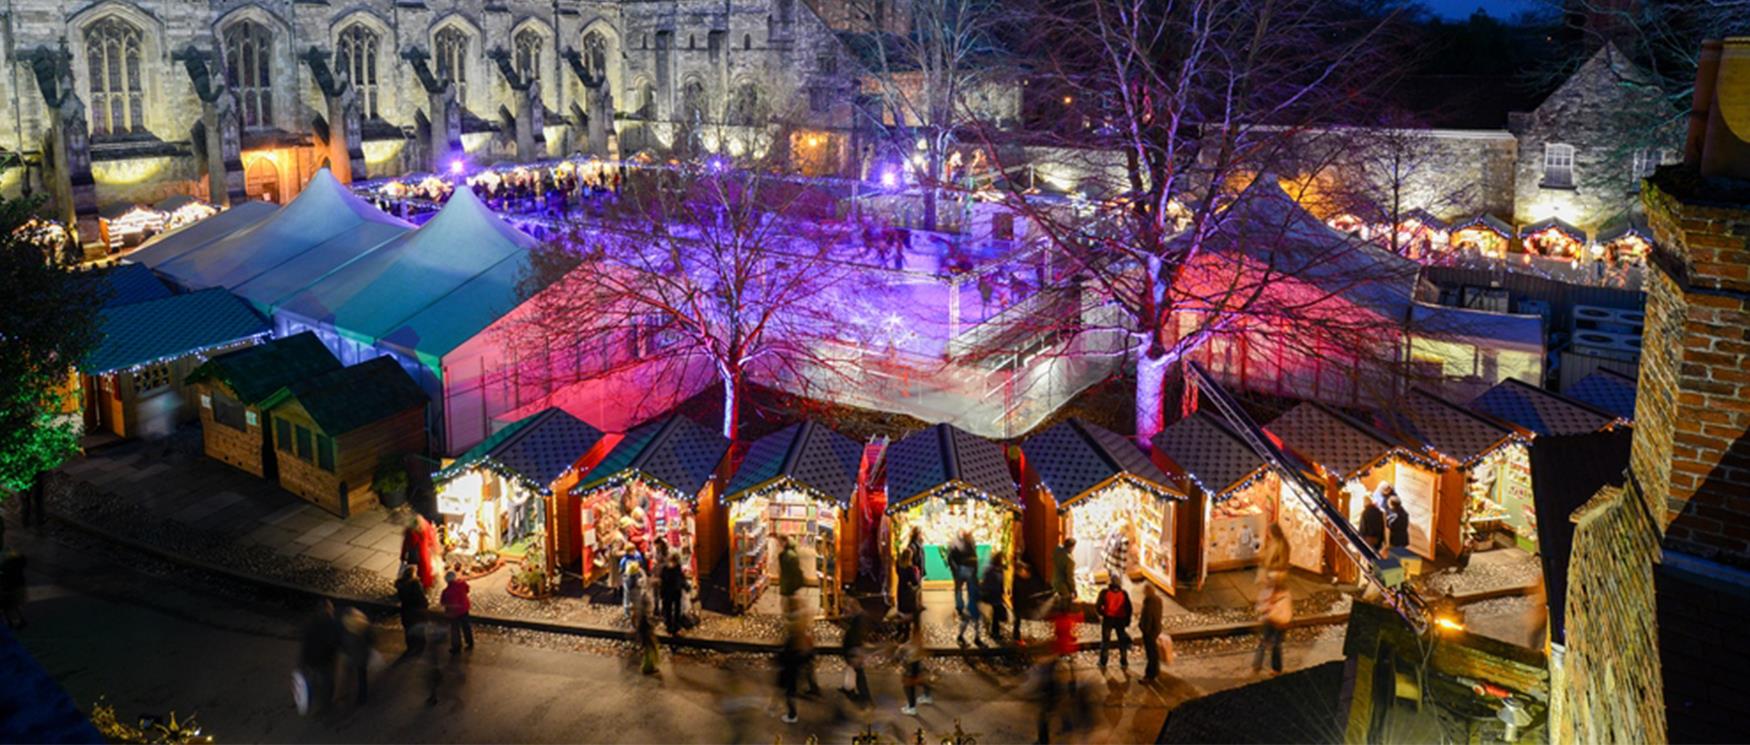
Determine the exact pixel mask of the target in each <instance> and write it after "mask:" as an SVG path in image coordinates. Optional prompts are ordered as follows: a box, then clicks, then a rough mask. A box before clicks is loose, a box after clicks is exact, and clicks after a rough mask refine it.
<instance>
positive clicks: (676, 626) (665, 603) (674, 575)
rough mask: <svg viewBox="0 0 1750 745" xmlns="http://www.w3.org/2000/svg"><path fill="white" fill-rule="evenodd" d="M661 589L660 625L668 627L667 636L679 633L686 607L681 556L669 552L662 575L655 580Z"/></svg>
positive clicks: (685, 582)
mask: <svg viewBox="0 0 1750 745" xmlns="http://www.w3.org/2000/svg"><path fill="white" fill-rule="evenodd" d="M657 587H658V589H659V590H660V591H661V595H660V596H659V600H660V601H661V602H660V603H659V605H660V610H661V613H662V625H663V627H664V628H666V629H668V635H669V636H675V635H677V634H679V633H681V629H682V628H683V627H684V625H683V623H682V611H683V610H684V609H685V608H686V595H687V589H688V588H687V573H686V571H685V570H683V569H681V557H680V555H679V554H674V553H671V554H669V555H668V560H667V561H666V562H665V563H664V564H663V567H662V576H661V577H660V578H659V579H658V581H657Z"/></svg>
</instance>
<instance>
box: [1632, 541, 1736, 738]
mask: <svg viewBox="0 0 1750 745" xmlns="http://www.w3.org/2000/svg"><path fill="white" fill-rule="evenodd" d="M1654 587H1655V588H1656V589H1657V590H1658V593H1659V658H1660V662H1661V663H1662V667H1663V669H1664V672H1665V676H1664V683H1665V711H1666V721H1667V722H1668V724H1669V727H1670V737H1671V741H1672V742H1735V741H1742V740H1743V739H1744V737H1745V735H1744V732H1745V726H1746V725H1745V723H1746V722H1750V679H1746V678H1745V677H1744V667H1743V665H1742V664H1741V663H1742V662H1743V661H1744V660H1746V659H1750V635H1746V634H1745V633H1744V629H1743V625H1744V619H1745V618H1750V573H1747V572H1744V571H1742V570H1732V569H1727V568H1725V567H1721V566H1719V565H1715V564H1711V563H1709V562H1702V561H1696V560H1694V559H1690V558H1688V557H1685V556H1683V555H1681V554H1673V553H1670V552H1667V553H1666V555H1665V562H1664V563H1663V564H1661V565H1660V566H1659V568H1658V570H1657V571H1656V572H1655V573H1654ZM1734 661H1735V662H1734Z"/></svg>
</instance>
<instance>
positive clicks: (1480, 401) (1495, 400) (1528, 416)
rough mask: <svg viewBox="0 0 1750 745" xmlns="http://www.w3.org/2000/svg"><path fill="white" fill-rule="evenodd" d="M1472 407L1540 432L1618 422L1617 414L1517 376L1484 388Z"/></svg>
mask: <svg viewBox="0 0 1750 745" xmlns="http://www.w3.org/2000/svg"><path fill="white" fill-rule="evenodd" d="M1471 407H1472V408H1475V409H1476V410H1478V411H1481V412H1483V413H1485V414H1488V415H1490V416H1494V417H1498V418H1500V419H1505V420H1507V421H1509V422H1512V423H1514V424H1517V425H1519V426H1520V427H1523V428H1525V429H1528V430H1531V431H1532V432H1536V433H1537V434H1540V435H1580V434H1585V433H1587V432H1597V431H1599V430H1602V429H1605V428H1607V427H1609V426H1610V425H1611V424H1613V423H1615V421H1616V417H1614V416H1612V415H1610V414H1609V413H1606V412H1604V411H1603V410H1600V409H1597V408H1594V407H1593V406H1592V405H1590V404H1586V403H1582V402H1580V401H1576V400H1574V399H1572V398H1568V397H1567V396H1564V395H1561V394H1559V393H1556V392H1554V391H1546V390H1544V389H1542V388H1539V387H1537V386H1534V385H1532V384H1530V383H1526V382H1523V381H1520V380H1518V379H1516V378H1508V379H1506V380H1503V381H1501V383H1500V384H1499V385H1496V386H1495V387H1493V388H1490V389H1488V390H1486V391H1483V395H1481V396H1477V398H1476V400H1475V401H1472V402H1471Z"/></svg>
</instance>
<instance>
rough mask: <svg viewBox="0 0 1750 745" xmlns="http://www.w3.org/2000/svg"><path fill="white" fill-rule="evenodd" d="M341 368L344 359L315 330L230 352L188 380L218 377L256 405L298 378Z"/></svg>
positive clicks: (245, 399) (220, 356)
mask: <svg viewBox="0 0 1750 745" xmlns="http://www.w3.org/2000/svg"><path fill="white" fill-rule="evenodd" d="M340 368H341V364H340V360H338V359H336V358H335V357H334V353H333V352H330V351H328V347H326V346H324V345H323V344H322V340H321V339H318V338H316V333H315V332H313V331H305V332H303V333H301V334H294V335H292V336H288V337H285V338H283V339H274V340H273V341H269V342H267V343H265V344H257V345H255V346H253V347H246V348H244V349H239V350H236V351H233V352H226V353H224V354H221V355H219V356H217V357H214V358H212V359H210V360H207V361H206V362H205V363H204V364H202V365H201V366H200V367H197V368H195V369H194V370H193V371H192V372H190V373H189V374H188V380H187V382H190V383H195V382H199V381H203V380H217V381H219V382H222V383H224V384H225V385H227V386H230V388H231V391H232V392H233V393H236V394H237V399H238V400H239V401H242V402H243V403H245V404H248V405H250V406H254V405H256V404H259V403H261V402H262V401H265V400H267V398H268V397H269V396H272V395H273V394H274V393H276V392H278V391H279V389H281V388H284V387H286V386H288V385H291V384H292V383H294V382H297V381H299V380H303V379H305V378H311V377H315V376H318V375H322V374H324V373H329V372H333V371H335V370H339V369H340Z"/></svg>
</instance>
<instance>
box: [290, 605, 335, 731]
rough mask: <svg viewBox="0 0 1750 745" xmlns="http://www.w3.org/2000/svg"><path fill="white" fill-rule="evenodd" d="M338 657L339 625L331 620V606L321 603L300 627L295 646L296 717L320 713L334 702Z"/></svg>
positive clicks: (332, 610)
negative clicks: (298, 680) (299, 695)
mask: <svg viewBox="0 0 1750 745" xmlns="http://www.w3.org/2000/svg"><path fill="white" fill-rule="evenodd" d="M339 656H340V623H339V621H338V620H337V619H336V618H335V617H334V603H333V602H332V601H329V600H323V601H322V604H321V605H320V606H318V607H317V609H316V613H315V615H313V616H311V617H310V620H309V621H307V622H305V623H304V630H303V634H302V638H301V641H300V643H299V646H298V676H299V677H300V678H301V679H302V684H303V687H302V691H301V693H302V695H303V700H302V701H300V702H299V710H298V713H300V714H309V713H313V712H316V711H320V710H321V709H323V708H326V707H327V706H328V704H329V702H331V701H333V700H334V667H335V663H336V661H337V658H338V657H339Z"/></svg>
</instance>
